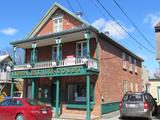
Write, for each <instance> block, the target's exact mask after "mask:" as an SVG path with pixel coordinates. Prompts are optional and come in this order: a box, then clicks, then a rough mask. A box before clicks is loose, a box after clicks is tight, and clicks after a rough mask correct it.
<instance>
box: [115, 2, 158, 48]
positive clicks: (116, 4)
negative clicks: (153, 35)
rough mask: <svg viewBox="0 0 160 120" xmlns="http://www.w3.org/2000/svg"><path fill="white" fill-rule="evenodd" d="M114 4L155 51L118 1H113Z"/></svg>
mask: <svg viewBox="0 0 160 120" xmlns="http://www.w3.org/2000/svg"><path fill="white" fill-rule="evenodd" d="M113 1H114V3H115V4H116V5H117V6H118V8H119V9H120V10H121V11H122V13H123V14H124V15H125V16H126V17H127V19H128V20H129V21H130V22H131V24H132V25H133V26H134V27H135V28H136V30H137V31H138V32H139V34H140V35H141V36H142V37H143V38H144V40H145V41H146V42H147V43H148V44H149V45H150V46H151V47H152V48H153V49H154V50H155V47H154V46H153V45H152V44H151V43H150V42H149V40H148V39H147V38H146V37H145V35H144V34H143V33H142V31H141V30H140V29H139V28H138V27H137V26H136V24H135V23H134V22H133V21H132V20H131V18H130V17H129V16H128V15H127V13H126V12H125V11H124V10H123V9H122V7H121V6H120V5H119V4H118V2H117V1H116V0H113Z"/></svg>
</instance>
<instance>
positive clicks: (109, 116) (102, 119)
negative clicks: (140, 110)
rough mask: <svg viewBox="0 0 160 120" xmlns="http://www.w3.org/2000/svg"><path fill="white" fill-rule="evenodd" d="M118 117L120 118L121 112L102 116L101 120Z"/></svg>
mask: <svg viewBox="0 0 160 120" xmlns="http://www.w3.org/2000/svg"><path fill="white" fill-rule="evenodd" d="M118 117H119V110H118V111H115V112H111V113H108V114H104V115H102V117H101V119H100V120H108V119H109V118H113V119H115V118H118Z"/></svg>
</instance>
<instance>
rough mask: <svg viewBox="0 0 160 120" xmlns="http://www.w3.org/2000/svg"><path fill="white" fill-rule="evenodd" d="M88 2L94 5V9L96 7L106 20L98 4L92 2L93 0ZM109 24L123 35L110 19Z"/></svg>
mask: <svg viewBox="0 0 160 120" xmlns="http://www.w3.org/2000/svg"><path fill="white" fill-rule="evenodd" d="M90 2H91V3H92V4H93V5H94V6H95V9H97V10H98V11H99V12H100V13H101V14H102V16H103V17H104V18H105V19H106V20H108V18H107V17H106V16H105V15H104V14H103V12H102V11H101V10H100V9H99V7H98V5H96V3H94V0H90ZM111 26H112V27H113V29H115V30H116V31H117V32H118V33H119V34H120V35H121V36H124V35H123V34H122V33H121V32H120V31H119V30H118V29H117V28H116V27H115V26H114V23H113V21H111Z"/></svg>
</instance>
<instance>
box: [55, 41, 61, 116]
mask: <svg viewBox="0 0 160 120" xmlns="http://www.w3.org/2000/svg"><path fill="white" fill-rule="evenodd" d="M56 44H57V64H58V65H59V63H60V44H61V38H57V39H56ZM59 84H60V81H59V77H57V80H56V113H55V118H58V116H59V103H60V102H59V91H60V90H59V89H60V88H59Z"/></svg>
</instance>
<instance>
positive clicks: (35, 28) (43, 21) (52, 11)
mask: <svg viewBox="0 0 160 120" xmlns="http://www.w3.org/2000/svg"><path fill="white" fill-rule="evenodd" d="M58 8H60V9H61V10H63V11H64V12H66V13H68V14H69V15H71V16H72V17H74V18H75V19H77V20H78V21H80V22H82V23H83V24H85V25H89V23H88V22H87V21H85V20H83V19H82V18H79V17H77V16H76V15H75V14H74V13H73V12H71V11H69V10H68V9H66V8H64V7H63V6H61V5H60V4H58V3H54V4H53V6H52V7H51V8H50V9H49V10H48V11H47V12H46V14H45V15H44V17H42V19H41V20H40V22H39V23H38V24H37V25H36V26H35V27H34V28H33V30H32V31H31V33H29V35H28V36H27V37H26V39H29V38H32V37H34V36H35V35H36V33H38V31H39V30H40V29H41V28H42V27H43V25H44V24H45V23H46V22H47V21H48V20H49V18H50V17H51V16H52V14H53V13H54V12H55V11H56V10H57V9H58Z"/></svg>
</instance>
